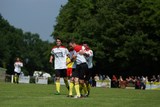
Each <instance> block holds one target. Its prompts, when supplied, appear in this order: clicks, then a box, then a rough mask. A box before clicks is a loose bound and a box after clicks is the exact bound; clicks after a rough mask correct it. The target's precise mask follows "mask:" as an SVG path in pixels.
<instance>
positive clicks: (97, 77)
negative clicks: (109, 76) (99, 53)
mask: <svg viewBox="0 0 160 107" xmlns="http://www.w3.org/2000/svg"><path fill="white" fill-rule="evenodd" d="M94 80H95V84H94V86H96V82H97V81H98V80H99V76H98V74H96V76H95V77H94Z"/></svg>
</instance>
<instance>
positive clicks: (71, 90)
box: [69, 82, 74, 95]
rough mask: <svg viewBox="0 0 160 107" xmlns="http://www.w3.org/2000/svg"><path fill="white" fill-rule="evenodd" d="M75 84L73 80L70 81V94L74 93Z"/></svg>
mask: <svg viewBox="0 0 160 107" xmlns="http://www.w3.org/2000/svg"><path fill="white" fill-rule="evenodd" d="M73 86H74V84H73V82H70V85H69V95H72V93H73Z"/></svg>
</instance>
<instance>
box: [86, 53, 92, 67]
mask: <svg viewBox="0 0 160 107" xmlns="http://www.w3.org/2000/svg"><path fill="white" fill-rule="evenodd" d="M85 53H86V54H87V55H89V56H86V60H87V65H88V68H92V67H93V51H92V50H87V51H86V52H85Z"/></svg>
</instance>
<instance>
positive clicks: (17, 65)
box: [14, 62, 23, 73]
mask: <svg viewBox="0 0 160 107" xmlns="http://www.w3.org/2000/svg"><path fill="white" fill-rule="evenodd" d="M21 67H23V63H22V62H15V63H14V72H16V73H21Z"/></svg>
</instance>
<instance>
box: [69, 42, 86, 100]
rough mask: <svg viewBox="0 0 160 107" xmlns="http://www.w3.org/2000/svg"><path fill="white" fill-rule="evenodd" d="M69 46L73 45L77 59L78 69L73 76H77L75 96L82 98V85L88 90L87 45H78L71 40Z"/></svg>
mask: <svg viewBox="0 0 160 107" xmlns="http://www.w3.org/2000/svg"><path fill="white" fill-rule="evenodd" d="M69 46H70V47H72V48H73V49H74V50H75V51H76V55H75V56H74V57H75V59H76V70H75V73H74V74H73V76H74V77H75V79H74V82H75V90H76V94H77V95H76V96H75V98H80V97H81V95H80V90H79V89H80V86H81V87H82V88H83V89H84V90H85V92H86V91H87V90H86V85H85V83H84V80H85V78H86V73H87V71H88V70H87V69H88V67H87V61H86V59H85V56H84V54H85V53H84V52H85V51H84V50H85V47H84V46H82V45H78V44H76V43H75V42H74V41H71V42H70V43H69Z"/></svg>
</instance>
